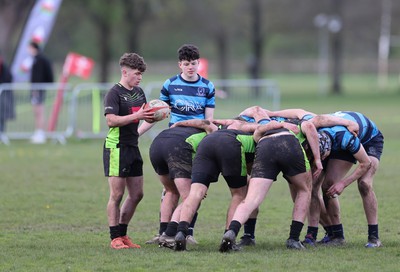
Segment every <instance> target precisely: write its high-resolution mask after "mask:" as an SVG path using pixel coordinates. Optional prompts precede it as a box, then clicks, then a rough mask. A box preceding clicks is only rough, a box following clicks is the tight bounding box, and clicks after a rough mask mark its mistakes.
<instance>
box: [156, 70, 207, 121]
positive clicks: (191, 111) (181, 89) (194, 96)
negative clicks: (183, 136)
mask: <svg viewBox="0 0 400 272" xmlns="http://www.w3.org/2000/svg"><path fill="white" fill-rule="evenodd" d="M160 100H163V101H165V102H166V103H168V104H169V105H170V106H171V117H170V121H169V126H171V125H172V124H174V123H176V122H179V121H183V120H190V119H205V110H206V108H215V88H214V84H213V83H212V82H211V81H209V80H207V79H205V78H203V77H201V76H200V75H199V80H197V81H195V82H191V81H186V80H184V79H183V78H182V77H181V76H180V75H176V76H174V77H172V78H170V79H167V80H166V81H165V82H164V85H163V88H162V89H161V93H160Z"/></svg>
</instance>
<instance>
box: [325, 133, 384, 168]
mask: <svg viewBox="0 0 400 272" xmlns="http://www.w3.org/2000/svg"><path fill="white" fill-rule="evenodd" d="M363 147H364V149H365V152H367V154H368V156H371V157H375V158H377V159H378V160H380V159H381V156H382V152H383V135H382V133H380V132H379V134H378V135H376V136H375V137H374V138H372V139H371V140H370V141H369V142H367V143H365V144H363ZM327 159H328V160H329V159H336V160H342V161H348V162H351V163H354V164H355V163H357V160H356V159H355V158H354V157H353V154H351V153H350V152H348V151H344V150H339V151H332V152H331V154H330V155H329V157H328V158H327ZM325 161H327V160H325ZM324 164H326V162H324Z"/></svg>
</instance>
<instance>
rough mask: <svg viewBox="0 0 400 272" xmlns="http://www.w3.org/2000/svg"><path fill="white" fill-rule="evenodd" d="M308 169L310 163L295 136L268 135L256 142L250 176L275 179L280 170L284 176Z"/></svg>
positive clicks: (290, 175)
mask: <svg viewBox="0 0 400 272" xmlns="http://www.w3.org/2000/svg"><path fill="white" fill-rule="evenodd" d="M308 170H310V164H309V162H308V160H307V157H306V155H305V152H304V151H303V148H302V147H301V145H300V142H299V140H298V139H297V138H296V137H295V136H293V135H280V136H270V137H267V138H264V139H262V140H261V141H259V142H258V144H257V147H256V157H255V159H254V163H253V168H252V170H251V177H252V178H266V179H271V180H274V181H275V180H276V178H277V176H278V174H279V173H280V172H281V171H282V173H283V175H284V176H287V177H292V176H295V175H298V174H301V173H305V172H307V171H308Z"/></svg>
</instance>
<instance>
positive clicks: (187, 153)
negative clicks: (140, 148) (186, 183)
mask: <svg viewBox="0 0 400 272" xmlns="http://www.w3.org/2000/svg"><path fill="white" fill-rule="evenodd" d="M192 157H193V149H192V146H191V145H190V144H189V143H186V142H182V140H181V139H177V138H155V139H154V141H153V142H152V143H151V146H150V161H151V164H152V165H153V168H154V170H155V171H156V173H157V174H159V175H167V174H169V177H170V178H171V179H175V178H191V174H192Z"/></svg>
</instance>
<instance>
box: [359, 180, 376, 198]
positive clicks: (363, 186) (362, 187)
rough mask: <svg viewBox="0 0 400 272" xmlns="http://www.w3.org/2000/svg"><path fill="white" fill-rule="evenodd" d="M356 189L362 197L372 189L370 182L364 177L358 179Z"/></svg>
mask: <svg viewBox="0 0 400 272" xmlns="http://www.w3.org/2000/svg"><path fill="white" fill-rule="evenodd" d="M358 191H359V192H360V195H361V196H362V197H364V196H367V195H368V194H369V193H370V192H372V191H373V188H372V183H371V182H367V181H366V180H365V179H359V180H358Z"/></svg>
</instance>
